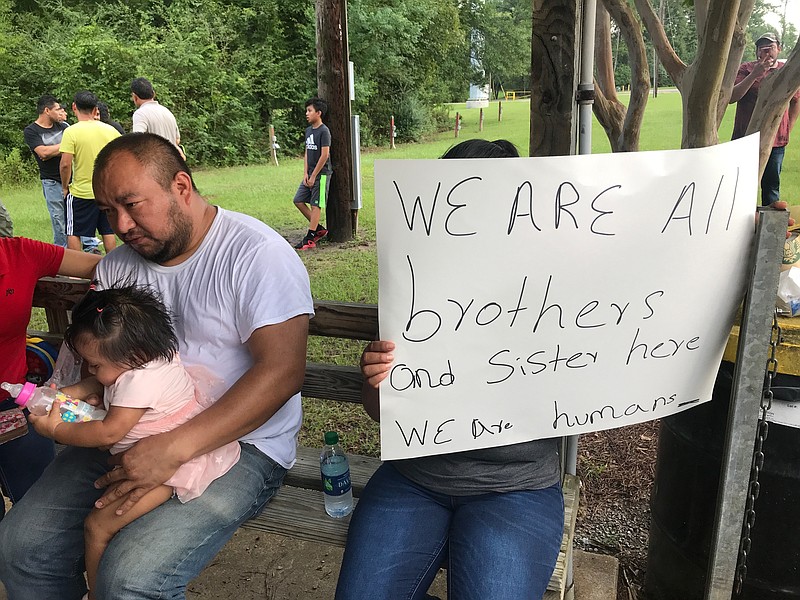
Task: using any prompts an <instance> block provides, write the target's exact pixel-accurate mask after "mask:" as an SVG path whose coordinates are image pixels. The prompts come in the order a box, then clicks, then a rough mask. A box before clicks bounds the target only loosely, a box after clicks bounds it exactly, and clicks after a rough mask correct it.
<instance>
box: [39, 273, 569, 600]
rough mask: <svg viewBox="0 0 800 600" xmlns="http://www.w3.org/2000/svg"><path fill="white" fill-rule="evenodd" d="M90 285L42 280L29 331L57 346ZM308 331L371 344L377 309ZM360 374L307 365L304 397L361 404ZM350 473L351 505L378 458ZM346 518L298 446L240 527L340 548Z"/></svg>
mask: <svg viewBox="0 0 800 600" xmlns="http://www.w3.org/2000/svg"><path fill="white" fill-rule="evenodd" d="M87 289H88V282H86V281H83V280H77V279H67V278H50V277H47V278H43V279H42V280H40V281H39V284H38V285H37V287H36V290H35V293H34V298H33V305H34V306H37V307H43V308H44V309H45V312H46V315H47V322H48V327H49V331H46V332H42V331H35V332H34V331H32V332H31V334H32V335H36V336H38V337H41V338H43V339H45V340H48V341H50V342H51V343H55V344H58V343H60V339H61V336H62V335H63V332H64V330H65V329H66V326H67V324H68V322H69V321H68V311H69V310H70V309H71V308H72V306H74V304H75V302H76V301H77V300H78V299H80V297H81V296H82V295H83V294H84V293H86V290H87ZM315 311H316V314H315V316H314V318H313V319H311V322H310V325H309V333H310V334H311V335H316V336H324V337H333V338H344V339H351V340H363V341H368V340H374V339H376V338H377V335H378V309H377V306H375V305H367V304H349V303H341V302H322V301H319V302H316V303H315ZM361 384H362V378H361V373H360V371H359V369H358V367H356V366H340V365H333V364H325V363H313V362H309V363H308V364H307V366H306V377H305V382H304V383H303V390H302V392H303V396H304V397H306V398H319V399H323V400H335V401H339V402H352V403H360V402H361ZM348 456H349V459H350V475H351V480H352V484H353V496H354V498H355V501H356V502H358V498H359V497H360V495H361V492H362V491H363V489H364V486H365V485H366V483H367V481H368V480H369V478H370V476H371V475H372V473H374V472H375V470H376V469H377V468H378V466H379V465H380V460H379V459H377V458H372V457H368V456H360V455H357V454H349V455H348ZM579 486H580V484H579V481H578V479H577V478H576V477H574V476H570V475H567V476H565V477H564V482H563V488H564V505H565V515H564V517H565V526H564V536H563V539H562V544H561V551H560V552H559V556H558V562H557V563H556V569H555V572H554V573H553V577H552V578H551V580H550V584H549V586H548V592H547V595H546V596H545V598H546V600H562V599H563V598H564V597H565V593H566V592H567V590H566V589H565V587H566V579H567V577H566V573H567V569H568V565H569V564H570V563H571V560H572V540H573V535H574V532H575V518H576V515H577V510H578V490H579ZM349 523H350V517H346V518H344V519H332V518H330V517H328V516H327V515H326V514H325V510H324V508H323V501H322V488H321V482H320V473H319V449H318V448H305V447H302V446H301V447H299V448H298V454H297V463H296V464H295V466H294V467H293V468H292V469H291V470H290V471H289V473H288V474H287V476H286V480H285V484H284V486H283V487H282V488H281V490H280V491H279V492H278V494H277V495H276V496H275V497H274V498H273V499H272V500H271V501H270V503H269V506H268V507H267V509H266V510H264V512H263V513H262V514H261V515H260V516H258V517H255V518H254V519H251V520H249V521H247V522H246V523H245V524H244V525H243V527H246V528H250V529H256V530H260V531H265V532H268V533H277V534H280V535H285V536H289V537H293V538H297V539H301V540H307V541H312V542H319V543H329V544H334V545H337V546H340V547H343V546H344V544H345V541H346V540H347V528H348V525H349Z"/></svg>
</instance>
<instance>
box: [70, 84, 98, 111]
mask: <svg viewBox="0 0 800 600" xmlns="http://www.w3.org/2000/svg"><path fill="white" fill-rule="evenodd" d="M73 102H74V103H75V108H77V109H78V110H79V111H80V112H82V113H87V112H92V111H93V110H94V109H95V108H97V96H95V95H94V94H93V93H92V92H90V91H89V90H81V91H80V92H78V93H77V94H75V98H74V99H73Z"/></svg>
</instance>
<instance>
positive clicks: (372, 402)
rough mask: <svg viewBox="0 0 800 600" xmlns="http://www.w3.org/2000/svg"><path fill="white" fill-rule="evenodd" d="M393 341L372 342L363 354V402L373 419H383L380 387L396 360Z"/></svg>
mask: <svg viewBox="0 0 800 600" xmlns="http://www.w3.org/2000/svg"><path fill="white" fill-rule="evenodd" d="M394 347H395V346H394V343H393V342H386V341H377V342H370V343H369V344H367V347H366V348H364V352H363V353H362V354H361V374H362V375H363V376H364V384H363V386H362V387H361V403H362V404H363V405H364V410H365V411H366V413H367V414H368V415H369V416H370V417H372V419H373V420H375V421H378V422H380V420H381V397H380V391H379V389H378V387H379V386H380V383H381V382H382V381H383V380H384V379H386V377H387V376H388V375H389V372H390V371H391V369H392V361H393V360H394V354H392V351H393V350H394Z"/></svg>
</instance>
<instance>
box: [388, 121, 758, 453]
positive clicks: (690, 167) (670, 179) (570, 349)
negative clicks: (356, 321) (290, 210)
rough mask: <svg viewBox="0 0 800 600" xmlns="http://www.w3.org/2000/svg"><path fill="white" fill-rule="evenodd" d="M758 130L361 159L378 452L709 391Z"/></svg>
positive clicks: (444, 447) (637, 413)
mask: <svg viewBox="0 0 800 600" xmlns="http://www.w3.org/2000/svg"><path fill="white" fill-rule="evenodd" d="M757 182H758V140H757V137H756V136H752V137H749V138H745V139H742V140H737V141H735V142H730V143H726V144H721V145H719V146H715V147H711V148H703V149H697V150H675V151H662V152H642V153H629V154H603V155H594V156H573V157H548V158H519V159H511V158H507V159H469V160H387V161H376V162H375V198H376V212H377V230H378V231H377V236H378V262H379V284H380V291H379V307H380V332H381V339H385V340H392V341H394V342H395V343H396V344H397V348H396V350H395V351H394V363H393V366H392V370H391V373H390V375H389V377H388V378H387V379H386V380H385V381H384V382H383V383H382V384H381V452H382V458H383V459H398V458H408V457H414V456H424V455H431V454H442V453H448V452H455V451H461V450H469V449H475V448H484V447H492V446H502V445H507V444H513V443H518V442H523V441H528V440H532V439H538V438H545V437H554V436H562V435H574V434H579V433H585V432H589V431H597V430H601V429H608V428H612V427H619V426H622V425H629V424H632V423H638V422H641V421H646V420H650V419H655V418H659V417H663V416H666V415H670V414H673V413H676V412H678V411H681V410H684V409H686V408H688V407H691V406H693V405H696V404H698V403H701V402H705V401H707V400H709V399H710V398H711V390H712V387H713V383H714V378H715V374H716V371H717V367H718V365H719V361H720V359H721V356H722V352H723V349H724V347H725V342H726V340H727V337H728V333H729V331H730V327H731V324H732V322H733V318H734V314H735V311H736V308H737V306H738V305H739V303H740V300H741V296H742V290H743V285H744V271H745V267H746V263H747V259H748V256H749V249H750V245H751V242H752V239H753V231H754V213H755V198H756V191H757Z"/></svg>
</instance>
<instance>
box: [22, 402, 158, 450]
mask: <svg viewBox="0 0 800 600" xmlns="http://www.w3.org/2000/svg"><path fill="white" fill-rule="evenodd" d="M146 410H147V409H146V408H123V407H119V406H111V407H109V409H108V414H107V415H106V417H105V418H104V419H103V420H102V421H86V422H84V423H65V422H64V421H62V420H61V411H60V410H59V408H58V405H57V404H53V407H52V408H51V409H50V412H49V413H48V414H46V415H42V416H38V417H37V416H36V415H28V420H29V421H30V422H31V425H33V428H34V429H35V430H36V431H37V432H38V433H39V434H40V435H43V436H45V437H48V438H50V439H51V440H53V441H54V442H58V443H59V444H66V445H68V446H80V447H83V448H100V447H106V446H111V445H112V444H116V443H117V442H118V441H120V440H121V439H122V438H123V437H124V436H125V434H126V433H128V432H129V431H130V430H131V429H132V428H133V426H134V425H136V423H138V422H139V419H141V418H142V415H143V414H144V413H145V411H146Z"/></svg>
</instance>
